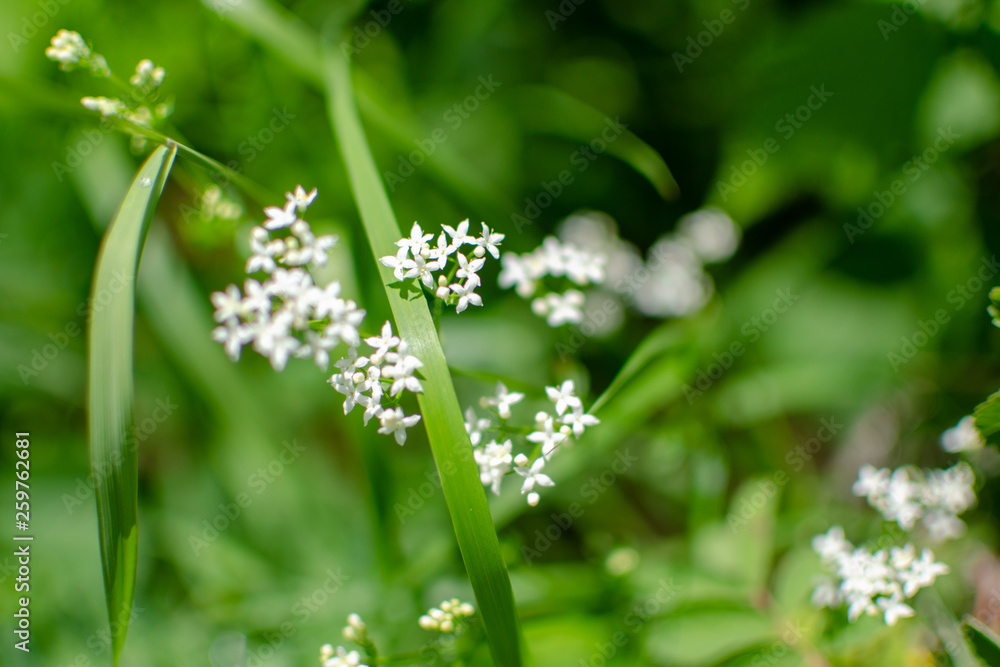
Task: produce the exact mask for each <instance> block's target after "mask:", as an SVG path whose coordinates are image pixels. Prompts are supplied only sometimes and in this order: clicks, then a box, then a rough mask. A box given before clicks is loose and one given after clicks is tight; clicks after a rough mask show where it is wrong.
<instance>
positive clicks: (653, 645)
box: [646, 610, 777, 667]
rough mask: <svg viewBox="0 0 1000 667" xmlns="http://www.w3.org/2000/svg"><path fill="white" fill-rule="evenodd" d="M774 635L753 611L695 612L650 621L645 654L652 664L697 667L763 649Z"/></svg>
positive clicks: (769, 625) (769, 626)
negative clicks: (756, 648) (759, 647)
mask: <svg viewBox="0 0 1000 667" xmlns="http://www.w3.org/2000/svg"><path fill="white" fill-rule="evenodd" d="M776 635H777V633H776V632H775V628H774V625H773V624H772V622H771V620H770V619H767V618H765V617H764V616H762V615H760V614H758V613H757V612H754V611H735V610H711V611H697V612H689V613H687V614H685V615H683V616H673V617H669V618H665V619H662V620H654V621H651V622H650V624H649V634H648V638H647V640H646V651H647V653H648V654H649V658H650V660H652V661H653V662H654V663H656V664H660V665H670V666H671V667H686V666H688V665H690V667H700V666H701V665H714V664H715V663H717V662H718V661H719V660H722V659H724V658H728V657H730V656H733V655H736V654H738V653H741V652H743V651H746V650H749V649H751V648H753V647H758V646H764V645H765V644H768V643H770V642H772V641H774V640H775V639H776Z"/></svg>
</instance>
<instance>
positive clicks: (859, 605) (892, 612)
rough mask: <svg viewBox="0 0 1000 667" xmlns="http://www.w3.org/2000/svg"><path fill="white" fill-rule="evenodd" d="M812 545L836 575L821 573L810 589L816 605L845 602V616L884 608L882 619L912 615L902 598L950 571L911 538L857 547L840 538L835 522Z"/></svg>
mask: <svg viewBox="0 0 1000 667" xmlns="http://www.w3.org/2000/svg"><path fill="white" fill-rule="evenodd" d="M812 546H813V550H815V551H816V553H818V554H819V556H820V559H821V560H822V562H823V564H824V565H825V566H826V567H827V569H828V570H830V571H831V572H832V573H833V574H834V577H833V578H830V577H825V578H823V580H822V581H821V583H820V584H819V585H818V586H817V588H816V589H815V591H814V592H813V595H812V602H813V604H814V605H816V606H818V607H831V608H832V607H839V606H841V605H842V604H845V603H846V604H847V605H848V607H847V618H848V619H849V620H850V621H851V622H852V623H853V622H854V621H856V620H857V619H858V618H860V617H861V616H862V615H868V616H875V615H877V614H884V620H885V623H886V625H895V624H896V622H897V621H898V620H899V619H901V618H906V617H909V616H913V614H914V611H913V608H912V607H910V606H909V605H908V604H906V602H905V601H906V600H908V599H910V598H912V597H913V596H914V595H916V593H917V591H919V590H920V589H921V588H925V587H927V586H932V585H933V584H934V580H935V579H936V578H937V577H939V576H941V575H943V574H947V573H948V566H947V565H945V564H944V563H938V562H935V561H934V554H933V553H932V552H931V550H930V549H924V550H923V551H921V553H920V557H919V558H917V556H916V549H915V548H914V546H913V544H911V543H907V544H905V545H904V546H902V547H891V548H890V549H888V550H886V549H879V550H878V551H875V552H872V551H871V550H869V549H866V548H865V547H858V548H855V547H854V546H853V545H852V544H851V543H850V542H848V541H847V540H846V539H845V538H844V529H843V528H841V527H840V526H834V527H833V528H831V529H830V530H829V531H828V532H827V533H826V534H825V535H817V536H816V537H814V538H813V541H812Z"/></svg>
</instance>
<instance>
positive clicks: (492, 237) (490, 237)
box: [466, 221, 504, 259]
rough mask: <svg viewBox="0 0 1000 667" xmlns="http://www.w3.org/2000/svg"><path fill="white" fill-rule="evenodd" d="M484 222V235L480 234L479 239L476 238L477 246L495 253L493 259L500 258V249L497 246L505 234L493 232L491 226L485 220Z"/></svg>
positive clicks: (492, 253)
mask: <svg viewBox="0 0 1000 667" xmlns="http://www.w3.org/2000/svg"><path fill="white" fill-rule="evenodd" d="M466 222H468V221H466ZM482 224H483V233H482V235H480V237H479V238H478V239H476V240H475V243H476V246H477V247H479V248H482V249H483V250H485V251H486V252H488V253H490V254H491V255H493V259H500V250H499V249H498V248H497V246H498V245H500V242H501V241H503V239H504V235H503V234H497V233H496V232H491V231H490V228H489V227H487V226H486V223H485V222H484V223H482ZM484 254H485V253H484ZM479 256H481V255H479Z"/></svg>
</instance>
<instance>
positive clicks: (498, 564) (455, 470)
mask: <svg viewBox="0 0 1000 667" xmlns="http://www.w3.org/2000/svg"><path fill="white" fill-rule="evenodd" d="M323 64H324V73H325V78H326V90H327V96H328V108H329V113H330V121H331V123H332V125H333V130H334V134H335V135H336V137H337V143H338V144H339V146H340V152H341V155H342V156H343V158H344V163H345V164H346V166H347V172H348V174H349V176H350V180H351V188H352V190H353V192H354V198H355V200H356V201H357V205H358V210H359V211H360V213H361V219H362V221H363V222H364V227H365V232H366V234H367V236H368V241H369V243H370V244H371V247H372V252H373V253H374V255H375V257H381V256H384V255H387V254H392V251H393V249H394V248H395V245H394V244H395V242H396V241H397V240H398V239H399V238H400V236H401V234H400V229H399V224H398V223H397V222H396V217H395V215H394V214H393V212H392V207H391V205H390V204H389V199H388V197H387V196H386V193H385V190H384V189H383V187H382V182H381V180H380V178H379V175H378V171H377V169H376V167H375V162H374V160H373V159H372V156H371V152H370V151H369V148H368V144H367V140H366V139H365V135H364V132H363V130H362V128H361V122H360V120H359V119H358V112H357V107H356V105H355V102H354V91H353V89H352V84H351V75H350V70H349V68H348V62H347V59H346V57H345V56H344V55H343V54H342V53H341V52H340V51H339V50H338V49H337V47H336V45H329V46H328V47H327V49H326V51H325V52H324V61H323ZM380 270H381V275H382V281H383V285H385V286H386V295H387V296H388V298H389V306H390V308H391V309H392V314H393V316H394V318H395V320H396V327H397V329H398V330H399V333H400V335H401V336H402V337H403V338H404V339H406V341H407V342H408V343H409V345H410V350H411V351H412V352H413V354H415V355H416V356H417V357H419V358H420V360H421V361H422V362H423V364H424V366H423V369H422V370H423V374H424V377H425V380H424V382H423V385H424V392H423V393H422V394H418V400H419V403H420V411H421V414H422V415H423V424H424V428H426V430H427V438H428V440H429V441H430V446H431V450H432V452H433V454H434V461H435V463H436V465H437V469H438V472H439V473H440V476H441V489H442V491H443V492H444V498H445V502H446V503H447V505H448V512H449V513H450V515H451V521H452V525H453V526H454V528H455V536H456V538H457V540H458V546H459V549H460V551H461V553H462V558H463V560H464V561H465V567H466V569H467V571H468V574H469V580H470V582H471V584H472V589H473V591H474V592H475V595H476V601H477V603H478V607H479V613H480V615H481V617H482V619H483V624H484V626H485V628H486V635H487V638H488V639H489V643H490V648H491V649H492V651H493V657H494V659H495V660H496V663H497V664H498V665H501V666H503V667H508V666H510V667H514V666H517V665H520V664H522V652H523V650H524V649H523V646H524V643H523V640H522V638H521V630H520V624H519V622H518V618H517V610H516V609H515V607H514V595H513V591H512V589H511V584H510V577H509V576H508V574H507V566H506V564H505V563H504V561H503V557H502V555H501V552H500V544H499V541H498V540H497V535H496V530H495V529H494V527H493V520H492V517H491V516H490V511H489V506H488V505H487V502H486V493H485V491H484V490H483V486H482V484H481V483H480V481H479V473H478V469H477V467H476V465H475V462H474V461H473V458H472V445H471V443H470V442H469V436H468V434H467V433H466V432H465V422H464V420H463V418H462V413H461V409H460V407H459V404H458V397H457V396H456V395H455V389H454V387H453V385H452V380H451V375H450V374H449V371H448V365H447V362H446V361H445V358H444V352H443V351H442V349H441V343H440V341H439V340H438V335H437V330H436V329H435V327H434V321H433V318H432V317H431V313H430V310H429V309H428V307H427V302H426V300H425V299H415V300H407V299H404V298H403V297H402V296H400V294H399V291H398V290H396V289H394V288H392V287H391V286H390V285H389V283H390V282H392V272H391V271H390V270H389V269H387V268H386V267H380Z"/></svg>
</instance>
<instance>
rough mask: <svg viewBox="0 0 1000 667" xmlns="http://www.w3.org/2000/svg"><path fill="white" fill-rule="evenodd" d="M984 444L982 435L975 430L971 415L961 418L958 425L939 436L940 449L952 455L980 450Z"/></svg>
mask: <svg viewBox="0 0 1000 667" xmlns="http://www.w3.org/2000/svg"><path fill="white" fill-rule="evenodd" d="M985 444H986V442H985V440H984V439H983V436H982V434H981V433H980V432H979V429H977V428H976V418H975V417H973V416H972V415H968V416H966V417H962V418H961V419H960V420H959V421H958V424H956V425H955V426H952V427H951V428H950V429H948V430H946V431H945V432H944V433H942V434H941V448H942V449H943V450H944V451H946V452H951V453H952V454H957V453H958V452H970V451H973V450H975V449H982V448H983V446H984V445H985Z"/></svg>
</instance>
